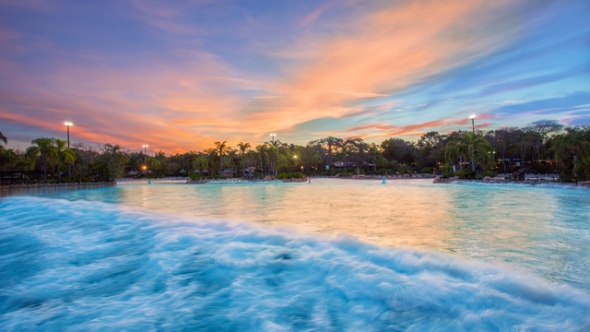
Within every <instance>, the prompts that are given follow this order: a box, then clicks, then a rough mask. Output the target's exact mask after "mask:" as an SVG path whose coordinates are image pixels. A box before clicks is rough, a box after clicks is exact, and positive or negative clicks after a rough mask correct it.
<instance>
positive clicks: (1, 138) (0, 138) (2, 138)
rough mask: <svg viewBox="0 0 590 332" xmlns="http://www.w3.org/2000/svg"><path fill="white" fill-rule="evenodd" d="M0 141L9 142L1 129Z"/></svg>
mask: <svg viewBox="0 0 590 332" xmlns="http://www.w3.org/2000/svg"><path fill="white" fill-rule="evenodd" d="M0 142H2V143H4V144H6V143H8V140H7V139H6V136H4V135H3V134H2V132H1V131H0Z"/></svg>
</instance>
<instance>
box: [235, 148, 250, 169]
mask: <svg viewBox="0 0 590 332" xmlns="http://www.w3.org/2000/svg"><path fill="white" fill-rule="evenodd" d="M238 147H239V148H240V154H241V164H240V173H241V174H243V173H244V172H243V170H244V153H245V152H246V151H247V150H248V149H249V148H250V143H242V142H240V143H238Z"/></svg>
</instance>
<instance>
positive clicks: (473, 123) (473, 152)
mask: <svg viewBox="0 0 590 332" xmlns="http://www.w3.org/2000/svg"><path fill="white" fill-rule="evenodd" d="M469 118H470V119H471V130H472V131H473V139H472V141H471V144H472V145H473V146H472V147H471V171H472V172H474V173H475V114H472V115H470V116H469Z"/></svg>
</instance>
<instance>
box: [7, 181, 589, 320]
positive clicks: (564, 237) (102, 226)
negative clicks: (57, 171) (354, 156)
mask: <svg viewBox="0 0 590 332" xmlns="http://www.w3.org/2000/svg"><path fill="white" fill-rule="evenodd" d="M589 206H590V190H588V189H586V188H578V187H568V186H550V185H548V186H534V187H533V186H527V185H506V184H495V185H494V184H481V183H455V184H432V182H431V180H416V179H412V180H389V181H388V182H387V183H386V184H383V183H381V181H380V180H374V181H373V180H344V179H313V180H312V182H311V183H281V182H256V183H247V182H242V183H210V184H203V185H186V184H181V183H158V182H156V181H154V182H152V183H151V184H147V183H145V182H144V183H124V184H119V185H118V186H117V187H109V188H102V189H94V190H81V191H70V192H57V193H50V194H44V195H38V196H35V197H9V198H3V199H0V330H14V331H17V330H23V329H41V330H55V329H72V330H80V329H116V330H121V329H123V330H146V329H148V330H158V329H161V330H185V329H186V330H217V331H218V330H246V331H260V330H265V331H266V330H267V331H282V330H285V331H291V330H293V331H297V330H317V331H330V330H333V331H359V330H363V331H384V330H394V331H395V330H408V329H411V330H449V331H458V330H459V331H460V330H478V331H486V330H490V331H493V330H498V329H499V330H535V329H539V330H546V329H549V330H555V329H560V330H565V331H569V330H572V331H577V330H580V331H583V330H588V329H589V328H590V318H588V317H590V258H589V255H588V253H589V252H590V209H589V208H588V207H589Z"/></svg>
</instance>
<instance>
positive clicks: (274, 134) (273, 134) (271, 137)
mask: <svg viewBox="0 0 590 332" xmlns="http://www.w3.org/2000/svg"><path fill="white" fill-rule="evenodd" d="M275 138H277V134H276V133H270V141H271V142H272V143H273V144H274V143H275Z"/></svg>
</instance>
